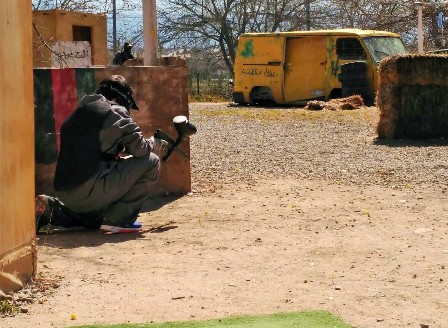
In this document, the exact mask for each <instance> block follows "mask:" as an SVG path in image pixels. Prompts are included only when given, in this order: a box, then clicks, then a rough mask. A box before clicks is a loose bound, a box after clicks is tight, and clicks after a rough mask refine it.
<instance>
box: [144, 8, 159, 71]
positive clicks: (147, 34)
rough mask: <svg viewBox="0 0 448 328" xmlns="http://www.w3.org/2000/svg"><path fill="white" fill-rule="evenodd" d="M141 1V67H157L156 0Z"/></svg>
mask: <svg viewBox="0 0 448 328" xmlns="http://www.w3.org/2000/svg"><path fill="white" fill-rule="evenodd" d="M142 1H143V48H144V49H143V65H145V66H156V65H158V58H157V45H158V40H157V11H156V7H157V6H156V0H142Z"/></svg>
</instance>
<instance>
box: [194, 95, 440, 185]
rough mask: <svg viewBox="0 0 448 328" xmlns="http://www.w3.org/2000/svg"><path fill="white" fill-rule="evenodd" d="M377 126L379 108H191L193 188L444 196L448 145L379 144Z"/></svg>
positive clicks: (200, 105) (211, 105)
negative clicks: (352, 189)
mask: <svg viewBox="0 0 448 328" xmlns="http://www.w3.org/2000/svg"><path fill="white" fill-rule="evenodd" d="M378 120H379V111H378V109H377V108H375V107H364V108H362V109H358V110H356V113H355V111H325V110H324V111H314V112H313V111H306V110H304V109H302V108H275V109H274V108H254V107H235V106H232V105H231V104H229V103H206V104H204V103H192V104H190V121H191V122H193V123H194V124H196V125H197V127H198V133H200V134H201V137H194V136H193V137H192V138H191V153H192V176H194V177H195V180H194V181H193V188H194V187H195V184H198V185H201V186H202V184H209V183H210V181H213V183H214V184H219V183H229V182H232V181H244V180H247V181H255V180H257V179H260V178H263V177H269V178H272V177H291V178H306V179H313V178H318V179H322V178H323V179H329V180H331V181H333V182H341V183H344V184H348V185H351V184H354V185H358V186H368V185H378V186H393V187H397V188H402V187H403V188H406V187H407V188H409V187H413V186H420V187H433V188H443V189H445V188H446V187H445V185H446V181H447V180H448V179H447V178H448V173H447V167H448V152H447V149H448V142H447V141H446V140H423V141H422V140H420V141H415V140H414V141H412V140H378V139H377V134H376V127H377V124H378ZM216 139H220V140H219V141H218V142H216ZM212 140H213V142H212ZM210 145H213V146H212V147H210Z"/></svg>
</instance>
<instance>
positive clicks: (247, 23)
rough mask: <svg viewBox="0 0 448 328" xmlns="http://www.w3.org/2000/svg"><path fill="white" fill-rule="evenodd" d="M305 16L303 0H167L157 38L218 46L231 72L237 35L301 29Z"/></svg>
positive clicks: (163, 41) (174, 44)
mask: <svg viewBox="0 0 448 328" xmlns="http://www.w3.org/2000/svg"><path fill="white" fill-rule="evenodd" d="M311 2H314V1H312V0H311ZM305 16H306V15H305V1H302V0H242V1H241V0H217V1H206V0H166V1H165V2H164V5H163V6H161V7H159V32H160V34H159V37H160V43H161V45H162V46H167V47H174V48H180V49H185V48H186V47H188V48H202V49H210V48H214V49H216V48H217V49H219V50H220V53H221V56H222V59H223V60H224V62H225V64H226V66H227V68H228V70H229V71H230V72H232V70H233V62H234V60H235V54H236V53H235V51H236V47H237V42H238V37H239V35H240V34H242V33H245V32H274V31H277V30H296V29H303V28H304V27H305V24H306V19H305Z"/></svg>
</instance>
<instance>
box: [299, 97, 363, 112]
mask: <svg viewBox="0 0 448 328" xmlns="http://www.w3.org/2000/svg"><path fill="white" fill-rule="evenodd" d="M361 107H364V100H363V99H362V97H361V96H360V95H353V96H350V97H346V98H337V99H331V100H329V101H318V100H311V101H309V102H308V103H307V104H306V106H305V107H304V109H306V110H333V111H336V110H353V109H359V108H361Z"/></svg>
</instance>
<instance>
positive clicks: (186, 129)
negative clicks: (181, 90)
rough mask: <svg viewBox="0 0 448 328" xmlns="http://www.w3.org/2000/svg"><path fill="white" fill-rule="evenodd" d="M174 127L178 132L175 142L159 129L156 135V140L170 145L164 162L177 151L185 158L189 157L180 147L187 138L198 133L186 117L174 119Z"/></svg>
mask: <svg viewBox="0 0 448 328" xmlns="http://www.w3.org/2000/svg"><path fill="white" fill-rule="evenodd" d="M173 123H174V127H175V129H176V131H177V139H176V140H174V139H173V138H171V137H170V136H169V135H168V134H166V133H165V132H163V131H162V130H161V129H157V131H156V133H154V138H158V139H162V140H165V141H166V142H167V143H168V144H169V148H168V151H167V153H166V155H165V156H164V157H163V158H162V160H163V161H166V160H168V158H169V157H170V156H171V154H172V152H173V151H174V150H177V151H178V152H179V153H181V154H182V155H183V156H185V157H188V155H187V154H186V153H185V152H183V151H182V150H180V149H179V148H178V146H179V145H180V144H181V143H182V141H183V140H184V138H185V137H189V136H191V135H193V134H195V133H196V132H197V129H196V127H195V126H194V125H193V124H192V123H190V122H189V121H188V119H187V117H186V116H183V115H178V116H175V117H174V118H173Z"/></svg>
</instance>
